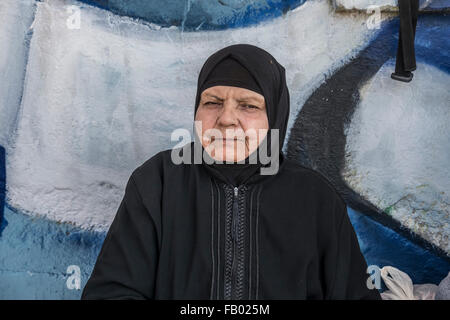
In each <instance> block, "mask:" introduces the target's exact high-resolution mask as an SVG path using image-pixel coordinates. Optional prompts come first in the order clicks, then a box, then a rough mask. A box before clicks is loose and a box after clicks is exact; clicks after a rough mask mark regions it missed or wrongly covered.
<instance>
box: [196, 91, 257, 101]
mask: <svg viewBox="0 0 450 320" xmlns="http://www.w3.org/2000/svg"><path fill="white" fill-rule="evenodd" d="M205 96H209V97H212V98H215V99H217V100H219V101H223V100H224V99H222V98H219V97H218V96H215V95H213V94H210V93H205ZM237 101H238V102H247V101H257V102H259V103H263V102H264V100H262V101H261V99H258V98H256V97H252V96H244V97H243V98H242V99H238V100H237Z"/></svg>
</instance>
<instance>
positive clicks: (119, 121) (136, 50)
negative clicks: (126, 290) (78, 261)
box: [7, 0, 376, 230]
mask: <svg viewBox="0 0 450 320" xmlns="http://www.w3.org/2000/svg"><path fill="white" fill-rule="evenodd" d="M69 5H77V2H73V1H61V0H47V1H43V2H38V3H37V12H36V17H35V21H34V35H33V38H32V41H31V48H30V58H29V61H28V65H27V66H26V78H25V92H24V96H23V100H22V104H21V116H20V118H19V123H18V128H17V132H18V136H17V139H16V140H15V143H14V145H13V146H11V147H10V148H9V149H8V153H9V156H8V157H7V175H8V180H7V201H8V202H9V203H10V204H11V205H12V206H14V207H17V208H19V209H21V210H23V211H24V212H27V213H29V214H32V215H43V216H46V217H48V218H50V219H53V220H56V221H63V222H71V223H74V224H76V225H78V226H81V227H83V228H89V229H94V230H105V229H107V228H108V227H109V225H110V223H111V222H112V219H113V217H114V215H115V213H116V211H117V208H118V206H119V203H120V200H121V199H122V197H123V192H124V187H125V183H126V181H127V179H128V177H129V175H130V174H131V172H132V171H133V169H134V168H136V167H137V166H138V165H140V164H141V163H143V162H144V161H145V160H147V159H148V158H150V157H151V156H153V155H154V154H156V153H157V152H159V151H161V150H164V149H169V148H172V147H173V146H174V145H175V142H171V141H170V134H171V132H172V131H173V130H175V129H177V128H186V129H188V130H191V128H192V122H193V118H194V114H193V111H194V105H193V103H194V101H195V93H196V84H197V77H198V72H199V71H200V68H201V67H202V65H203V63H204V61H205V60H206V58H207V57H208V56H209V55H211V54H212V53H213V52H215V51H217V50H218V49H220V48H222V47H224V46H227V45H231V44H234V43H252V44H255V45H258V46H260V47H262V48H264V49H266V50H267V51H269V52H270V53H271V54H272V55H274V56H275V57H276V58H277V60H279V62H280V63H281V64H282V65H284V66H285V68H286V70H287V78H288V86H289V88H290V92H291V119H290V122H289V127H288V130H289V128H290V127H291V125H292V123H293V121H294V120H295V116H296V115H297V113H298V111H299V110H300V108H301V106H302V105H303V103H304V102H305V101H306V99H307V98H308V97H309V95H310V94H311V93H312V92H313V90H314V89H315V88H317V87H318V86H319V85H320V84H321V83H322V82H323V81H324V79H325V77H326V76H330V75H331V74H332V73H333V72H334V71H335V70H336V69H337V68H339V67H340V66H342V65H343V64H345V63H346V62H347V61H348V60H349V59H350V58H352V57H354V56H355V55H356V54H357V53H358V52H359V50H361V49H362V48H363V47H364V46H365V45H367V43H368V42H369V40H370V38H371V36H373V35H374V34H375V33H376V30H371V29H368V28H367V26H366V24H365V22H366V19H367V16H365V15H360V14H355V15H345V16H342V15H334V13H333V12H332V11H331V10H330V7H329V3H328V1H327V0H317V1H308V2H307V3H305V4H304V5H302V6H300V7H298V8H296V9H295V10H293V11H290V12H288V13H287V14H286V15H285V16H284V17H280V18H277V19H274V20H272V21H267V22H264V23H261V24H260V25H258V26H253V27H249V28H243V29H230V30H224V31H209V32H205V31H202V32H181V30H180V29H179V28H177V27H171V28H160V27H158V26H155V25H152V24H144V23H141V22H138V21H136V20H134V19H131V18H127V17H120V16H116V15H114V14H112V13H111V12H108V11H105V10H101V9H98V8H95V7H91V6H87V5H82V8H81V11H80V17H81V23H80V29H69V28H67V26H66V20H67V18H68V17H69V15H70V13H69V12H67V11H66V7H67V6H69ZM11 108H15V106H11ZM288 133H289V132H288Z"/></svg>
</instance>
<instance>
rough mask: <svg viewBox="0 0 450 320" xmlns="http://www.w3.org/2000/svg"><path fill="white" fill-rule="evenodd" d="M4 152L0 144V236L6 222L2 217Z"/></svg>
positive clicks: (3, 204)
mask: <svg viewBox="0 0 450 320" xmlns="http://www.w3.org/2000/svg"><path fill="white" fill-rule="evenodd" d="M5 159H6V152H5V148H3V147H2V146H0V237H1V236H2V231H3V229H5V227H6V225H7V223H6V220H5V219H4V218H3V216H4V207H5V196H6V161H5Z"/></svg>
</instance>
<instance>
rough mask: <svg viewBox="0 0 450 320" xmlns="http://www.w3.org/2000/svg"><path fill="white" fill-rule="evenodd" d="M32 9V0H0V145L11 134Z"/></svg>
mask: <svg viewBox="0 0 450 320" xmlns="http://www.w3.org/2000/svg"><path fill="white" fill-rule="evenodd" d="M34 12H35V1H34V0H1V1H0V44H1V49H0V84H1V85H0V145H2V146H4V147H6V145H7V144H8V143H9V141H10V140H11V138H12V135H13V134H14V129H15V122H16V117H17V115H18V113H19V106H20V99H21V96H22V89H23V78H24V76H25V66H26V58H27V47H26V46H25V39H26V37H27V33H28V32H29V28H30V25H31V23H32V22H33V16H34Z"/></svg>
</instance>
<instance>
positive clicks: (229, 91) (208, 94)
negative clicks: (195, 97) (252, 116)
mask: <svg viewBox="0 0 450 320" xmlns="http://www.w3.org/2000/svg"><path fill="white" fill-rule="evenodd" d="M226 97H230V98H232V99H235V100H238V101H242V102H245V101H247V102H248V101H253V102H258V103H260V104H263V103H264V102H265V98H264V96H263V95H261V94H260V93H258V92H256V91H253V90H250V89H247V88H244V87H238V86H229V85H217V86H212V87H209V88H206V89H205V90H203V91H202V92H201V98H202V99H207V98H212V99H215V100H224V99H226Z"/></svg>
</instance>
